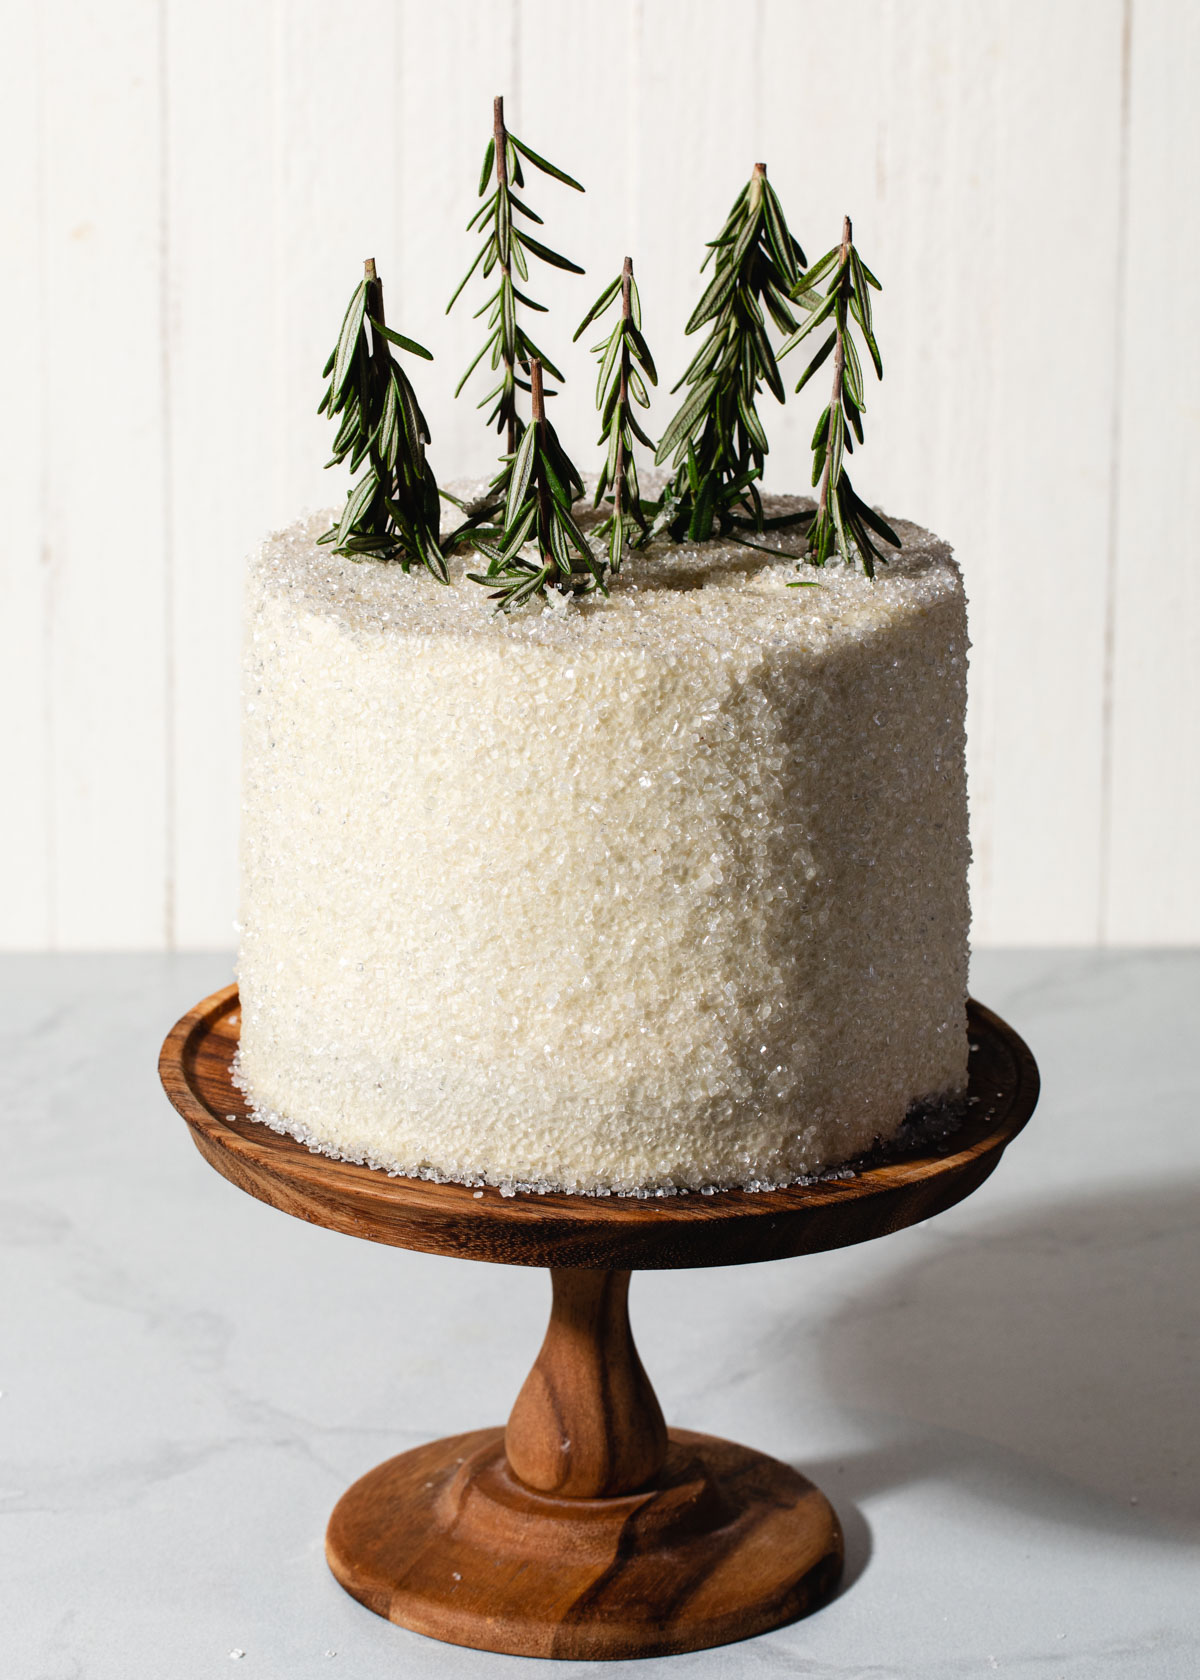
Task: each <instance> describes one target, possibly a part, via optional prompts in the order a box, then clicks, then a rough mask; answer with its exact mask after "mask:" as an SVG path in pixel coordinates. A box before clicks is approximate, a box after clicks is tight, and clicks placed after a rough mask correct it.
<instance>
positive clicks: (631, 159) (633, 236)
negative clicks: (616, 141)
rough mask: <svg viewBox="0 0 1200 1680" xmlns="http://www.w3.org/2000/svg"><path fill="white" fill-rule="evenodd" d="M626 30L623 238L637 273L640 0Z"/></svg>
mask: <svg viewBox="0 0 1200 1680" xmlns="http://www.w3.org/2000/svg"><path fill="white" fill-rule="evenodd" d="M625 29H626V34H625V50H626V61H625V84H626V86H627V87H628V88H629V89H631V90H632V101H631V104H630V106H629V108H628V109H627V111H626V116H625V239H626V241H627V243H628V246H629V255H630V256H632V258H633V266H634V272H635V274H636V272H637V265H638V263H639V262H640V261H641V259H642V252H641V249H640V244H639V241H640V239H641V231H642V201H641V191H640V183H641V176H640V170H639V167H638V166H639V160H640V157H641V145H640V141H641V131H640V127H639V124H640V113H641V109H642V80H641V70H642V0H628V10H627V14H626V19H625Z"/></svg>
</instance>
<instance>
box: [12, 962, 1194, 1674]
mask: <svg viewBox="0 0 1200 1680" xmlns="http://www.w3.org/2000/svg"><path fill="white" fill-rule="evenodd" d="M229 972H230V963H229V959H228V957H223V956H220V955H203V956H175V957H149V956H146V957H140V956H78V957H8V958H4V959H2V960H0V982H2V984H3V988H4V1015H3V1018H4V1031H5V1038H6V1048H5V1054H4V1057H3V1059H2V1063H0V1077H2V1079H3V1082H4V1087H5V1090H4V1102H3V1108H2V1113H3V1124H4V1156H3V1158H4V1169H3V1175H2V1178H0V1252H2V1255H3V1265H4V1272H3V1289H2V1291H0V1390H2V1391H3V1393H2V1396H0V1581H2V1582H3V1594H2V1598H3V1605H4V1611H3V1616H2V1617H0V1674H3V1675H4V1676H5V1680H212V1677H214V1676H222V1675H226V1674H230V1673H232V1674H234V1675H236V1676H237V1677H238V1680H267V1677H270V1680H310V1677H317V1676H320V1677H321V1680H337V1677H338V1676H343V1677H347V1680H348V1677H351V1676H352V1677H353V1680H384V1677H386V1680H394V1677H395V1676H397V1675H404V1676H421V1677H424V1676H428V1677H430V1680H450V1677H453V1680H492V1677H495V1680H503V1677H505V1676H513V1677H515V1676H517V1675H519V1674H531V1673H534V1672H545V1673H546V1674H547V1675H550V1674H551V1673H553V1674H554V1675H555V1676H564V1675H568V1674H576V1675H580V1676H581V1675H583V1674H584V1673H587V1674H589V1675H593V1676H594V1675H595V1674H596V1673H597V1669H596V1668H595V1667H594V1665H591V1664H586V1665H585V1664H582V1663H556V1664H553V1665H550V1664H539V1663H537V1662H531V1661H529V1660H527V1659H523V1658H515V1657H499V1656H491V1655H487V1654H484V1653H480V1652H474V1651H466V1650H460V1649H457V1648H455V1647H452V1646H443V1645H439V1644H436V1643H434V1642H433V1641H430V1640H427V1639H423V1638H420V1637H419V1636H418V1635H415V1634H410V1633H408V1632H405V1631H403V1630H401V1629H399V1628H396V1627H392V1626H390V1625H389V1624H387V1623H385V1622H383V1621H381V1620H379V1619H378V1618H377V1617H375V1616H373V1615H371V1614H370V1613H369V1612H368V1611H366V1610H364V1609H363V1608H361V1607H360V1606H359V1605H358V1604H356V1603H355V1602H354V1601H353V1600H352V1599H350V1598H348V1597H347V1596H346V1594H345V1593H343V1592H342V1590H341V1589H340V1588H339V1587H338V1586H337V1585H336V1583H335V1582H334V1580H333V1578H332V1577H331V1576H330V1575H329V1573H328V1571H327V1570H326V1567H325V1563H324V1559H323V1554H322V1536H323V1531H324V1525H325V1520H326V1517H327V1515H328V1512H329V1510H330V1508H331V1506H332V1505H333V1503H334V1502H335V1500H336V1499H337V1497H338V1496H339V1494H340V1493H341V1492H342V1490H343V1489H344V1488H345V1487H346V1485H347V1484H348V1483H349V1482H351V1481H352V1480H354V1478H355V1477H357V1476H358V1475H360V1474H361V1473H362V1472H363V1471H364V1470H366V1469H368V1468H369V1467H370V1466H371V1465H373V1464H375V1463H376V1462H378V1461H379V1460H380V1459H382V1458H385V1457H387V1456H389V1455H390V1454H391V1453H393V1452H397V1451H400V1450H401V1449H403V1448H404V1447H407V1446H411V1445H415V1444H416V1443H418V1442H421V1441H424V1440H427V1439H429V1438H431V1437H433V1436H435V1435H441V1434H448V1433H452V1432H455V1431H458V1430H464V1429H469V1428H473V1427H476V1426H478V1425H481V1424H486V1423H493V1422H494V1423H499V1422H502V1421H503V1418H504V1416H505V1414H506V1413H507V1411H508V1408H509V1406H510V1404H511V1402H512V1399H513V1397H514V1396H515V1395H516V1392H517V1389H518V1387H519V1386H520V1383H521V1380H522V1378H523V1377H524V1374H525V1372H526V1370H527V1368H528V1366H529V1365H530V1363H531V1361H532V1359H533V1356H534V1354H535V1352H536V1350H537V1347H538V1345H539V1342H540V1340H541V1336H542V1331H543V1329H544V1325H545V1319H546V1312H547V1308H548V1303H549V1285H548V1281H547V1279H546V1277H545V1275H544V1274H543V1273H540V1272H537V1271H533V1270H529V1271H526V1270H523V1269H520V1268H509V1267H499V1266H489V1265H476V1264H473V1263H471V1262H468V1261H460V1260H448V1259H440V1258H436V1257H432V1256H425V1255H420V1254H410V1253H406V1252H403V1251H401V1250H398V1249H387V1248H382V1247H377V1246H375V1245H373V1244H370V1243H362V1242H354V1241H351V1240H350V1239H348V1238H346V1237H342V1236H337V1235H334V1234H333V1233H331V1232H328V1231H325V1230H323V1229H320V1228H317V1227H313V1226H308V1225H304V1224H302V1223H300V1222H299V1221H297V1220H294V1219H289V1218H286V1217H284V1216H283V1215H281V1214H278V1213H275V1212H273V1211H272V1210H270V1209H269V1208H266V1207H264V1206H263V1205H261V1204H260V1203H258V1202H255V1201H252V1200H251V1199H250V1198H249V1197H247V1196H243V1195H239V1194H238V1193H237V1192H236V1191H235V1190H234V1189H233V1188H232V1187H231V1186H230V1185H228V1184H227V1183H226V1182H225V1181H224V1180H223V1179H221V1178H219V1177H217V1175H216V1174H215V1173H213V1172H212V1171H211V1170H210V1169H209V1168H208V1167H206V1166H205V1165H204V1163H203V1162H202V1160H201V1159H200V1157H199V1155H197V1153H196V1152H195V1150H194V1149H193V1147H192V1145H191V1142H190V1140H189V1137H188V1134H187V1131H186V1128H185V1127H184V1125H183V1123H182V1121H180V1120H178V1119H177V1117H176V1116H175V1115H174V1113H173V1112H172V1110H171V1109H170V1107H169V1106H168V1104H167V1102H166V1099H165V1098H164V1097H163V1096H162V1094H161V1092H160V1090H159V1087H158V1083H157V1079H156V1075H155V1059H156V1055H157V1051H158V1046H159V1042H160V1040H161V1038H162V1036H163V1033H164V1032H165V1030H166V1028H167V1027H168V1026H170V1024H171V1023H172V1021H174V1019H175V1018H176V1016H177V1015H179V1014H180V1013H182V1011H183V1010H184V1009H185V1008H187V1007H188V1006H189V1005H190V1004H192V1003H193V1002H195V1001H196V1000H197V999H198V998H199V997H200V996H202V995H203V994H204V993H206V992H208V991H210V990H212V989H214V988H215V987H216V986H218V985H221V984H223V983H224V982H225V981H226V980H227V979H228V978H229ZM974 989H975V991H976V994H977V995H978V996H979V997H981V998H982V999H983V1001H984V1002H986V1003H988V1004H990V1005H991V1006H992V1007H993V1008H996V1009H998V1010H999V1011H1000V1013H1001V1014H1003V1015H1005V1016H1006V1017H1007V1018H1008V1019H1009V1020H1011V1022H1012V1023H1013V1025H1014V1026H1015V1027H1016V1028H1017V1029H1018V1030H1019V1031H1020V1032H1021V1033H1022V1034H1023V1035H1024V1036H1025V1037H1026V1039H1027V1040H1028V1042H1029V1043H1030V1045H1031V1047H1032V1049H1033V1051H1034V1054H1035V1055H1036V1057H1037V1058H1038V1061H1039V1063H1040V1065H1041V1069H1042V1076H1043V1097H1042V1102H1041V1106H1040V1108H1039V1110H1038V1112H1037V1114H1036V1115H1035V1116H1034V1119H1033V1121H1032V1122H1031V1123H1030V1126H1029V1128H1028V1130H1027V1131H1026V1133H1025V1134H1024V1135H1023V1137H1021V1138H1020V1139H1019V1140H1018V1142H1017V1143H1016V1144H1015V1145H1014V1146H1013V1148H1012V1149H1011V1150H1010V1151H1009V1153H1008V1155H1007V1156H1006V1158H1005V1159H1004V1161H1003V1162H1002V1163H1001V1165H1000V1167H999V1169H998V1171H997V1173H996V1175H995V1177H994V1178H993V1179H991V1180H990V1181H989V1182H988V1183H987V1184H986V1185H985V1186H984V1187H983V1188H982V1189H981V1190H980V1191H979V1192H978V1193H977V1194H976V1195H975V1196H974V1197H972V1198H971V1199H970V1200H968V1201H967V1202H964V1203H963V1204H961V1205H960V1206H958V1207H956V1208H953V1209H951V1210H950V1211H949V1212H948V1213H945V1214H943V1215H941V1216H940V1217H938V1218H937V1219H934V1220H931V1221H929V1222H928V1223H927V1224H925V1225H922V1226H918V1227H916V1228H914V1229H911V1230H907V1231H902V1232H899V1233H896V1234H895V1235H893V1236H889V1237H887V1238H884V1239H883V1240H882V1241H878V1242H874V1243H868V1244H865V1245H863V1246H861V1247H858V1248H854V1249H847V1250H842V1251H840V1252H837V1253H832V1254H823V1255H816V1256H813V1257H809V1258H801V1259H795V1260H785V1261H776V1262H774V1263H771V1264H767V1265H758V1266H746V1267H739V1268H731V1269H729V1270H713V1271H706V1272H677V1273H648V1274H647V1273H643V1274H640V1275H638V1276H636V1277H635V1278H634V1281H633V1291H632V1311H633V1319H634V1328H635V1332H636V1334H637V1336H638V1340H639V1344H640V1346H641V1349H642V1353H643V1357H644V1359H645V1362H646V1364H647V1366H648V1368H649V1370H650V1374H651V1377H652V1378H653V1380H654V1383H655V1386H656V1388H657V1391H658V1394H659V1396H660V1398H661V1400H662V1402H663V1406H664V1409H665V1411H666V1412H667V1415H668V1417H669V1418H670V1420H671V1421H672V1422H674V1423H678V1424H680V1425H683V1426H686V1427H688V1428H694V1429H701V1430H706V1431H710V1432H711V1433H714V1434H718V1435H729V1436H732V1437H734V1438H736V1439H741V1440H744V1441H746V1442H747V1443H749V1444H751V1445H753V1446H756V1447H759V1448H762V1449H763V1450H765V1451H767V1452H770V1453H773V1454H774V1455H775V1456H776V1457H779V1458H782V1459H785V1460H787V1461H789V1462H790V1463H794V1464H796V1465H797V1466H798V1467H800V1468H802V1469H803V1470H804V1471H805V1472H806V1473H807V1474H809V1475H810V1476H811V1477H812V1478H813V1479H814V1480H815V1481H817V1482H818V1483H819V1484H820V1485H821V1486H822V1487H823V1488H824V1489H825V1491H826V1492H827V1493H828V1494H829V1496H830V1497H831V1499H832V1500H833V1502H834V1504H835V1505H836V1507H837V1509H838V1511H839V1513H840V1515H841V1517H842V1521H843V1525H844V1527H845V1531H846V1536H847V1544H848V1568H847V1574H846V1581H845V1585H844V1588H843V1590H842V1592H841V1594H840V1595H839V1597H838V1598H837V1599H836V1600H834V1602H833V1603H832V1604H830V1605H829V1606H827V1607H826V1608H825V1609H824V1610H822V1611H820V1612H818V1613H817V1614H816V1615H814V1616H812V1617H810V1618H809V1619H808V1620H806V1621H803V1622H800V1623H797V1624H796V1625H794V1626H792V1627H788V1628H783V1629H781V1630H779V1631H778V1632H775V1633H772V1634H767V1635H764V1636H763V1637H761V1638H759V1639H755V1640H751V1641H748V1642H746V1643H744V1644H741V1645H736V1646H728V1647H725V1648H723V1649H718V1650H713V1651H704V1652H698V1653H695V1654H693V1655H690V1656H681V1657H673V1658H667V1659H660V1660H659V1661H657V1662H654V1663H653V1664H651V1663H625V1664H618V1665H614V1666H615V1667H616V1668H617V1669H619V1670H620V1672H621V1673H625V1672H628V1671H631V1670H634V1669H637V1670H638V1671H639V1672H641V1671H644V1672H645V1673H646V1674H647V1675H649V1674H650V1673H653V1674H654V1675H656V1676H660V1677H661V1676H665V1675H667V1674H671V1675H676V1674H677V1675H679V1676H680V1677H681V1680H718V1677H721V1680H725V1677H730V1680H731V1677H733V1676H735V1675H736V1676H739V1677H742V1676H748V1677H750V1680H754V1677H756V1676H763V1677H764V1680H769V1677H773V1676H779V1677H780V1680H783V1677H788V1680H797V1677H800V1676H803V1677H804V1680H849V1677H854V1680H959V1677H963V1680H968V1677H970V1680H973V1677H975V1676H987V1675H989V1674H992V1673H999V1674H1007V1675H1012V1676H1037V1677H1041V1676H1045V1677H1047V1680H1059V1677H1061V1680H1076V1677H1088V1680H1092V1677H1108V1676H1118V1675H1120V1676H1136V1677H1137V1680H1158V1677H1162V1680H1180V1677H1181V1676H1185V1675H1192V1674H1197V1673H1200V1593H1198V1592H1197V1582H1198V1581H1200V1567H1198V1566H1200V1430H1198V1429H1197V1422H1196V1420H1197V1417H1198V1416H1200V1400H1198V1395H1197V1383H1196V1376H1197V1336H1196V1332H1197V1303H1198V1301H1200V1101H1198V1098H1200V1077H1198V1074H1197V1063H1196V1056H1195V1052H1194V1048H1193V1046H1194V1042H1195V1041H1194V1040H1193V1039H1191V1033H1192V1031H1193V1030H1194V1028H1193V1018H1194V1016H1195V1014H1196V1006H1197V1003H1198V1002H1200V954H1197V953H1190V952H1182V951H1181V952H1157V953H1141V954H1139V953H1112V952H1110V953H1063V952H1038V953H1021V952H984V953H981V954H979V955H978V956H977V958H976V961H975V973H974Z"/></svg>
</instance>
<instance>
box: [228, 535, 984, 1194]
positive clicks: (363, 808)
mask: <svg viewBox="0 0 1200 1680" xmlns="http://www.w3.org/2000/svg"><path fill="white" fill-rule="evenodd" d="M795 505H796V504H795V503H794V502H793V503H785V502H780V503H778V504H777V505H776V507H775V508H774V509H773V510H771V511H778V510H779V508H781V507H785V506H795ZM327 523H328V520H327V518H326V517H320V518H314V519H312V520H309V521H306V522H301V523H300V524H298V525H295V526H293V527H291V528H290V529H289V530H287V531H284V532H281V533H280V534H278V535H277V536H275V537H273V538H271V539H270V540H269V541H268V542H267V543H265V544H264V546H263V547H262V549H261V550H260V551H259V553H258V554H257V555H256V556H255V557H254V558H253V560H252V562H251V565H250V573H249V614H248V630H247V642H246V662H245V722H244V747H245V760H244V762H245V769H244V804H243V841H242V914H241V921H242V942H241V954H240V959H239V981H240V986H241V1002H242V1014H243V1023H242V1036H241V1052H240V1057H239V1063H238V1077H239V1079H240V1081H241V1082H242V1084H243V1086H244V1089H245V1090H246V1092H247V1095H248V1097H249V1099H250V1101H251V1104H252V1106H253V1108H254V1110H255V1112H256V1114H257V1115H258V1117H259V1118H260V1119H261V1120H263V1121H265V1122H266V1123H267V1124H268V1125H271V1126H274V1127H276V1128H277V1129H280V1130H284V1131H287V1132H289V1133H291V1134H292V1135H293V1136H295V1137H298V1138H300V1139H302V1140H303V1141H304V1142H306V1143H308V1144H309V1145H310V1147H312V1148H314V1149H318V1150H321V1151H323V1152H325V1153H327V1154H330V1155H335V1156H339V1157H342V1158H344V1159H347V1160H351V1161H362V1162H367V1163H369V1164H370V1165H373V1166H377V1167H381V1168H384V1169H385V1170H387V1171H389V1172H393V1173H404V1174H410V1175H420V1176H425V1177H431V1178H444V1179H451V1180H458V1181H464V1182H468V1183H471V1184H475V1185H480V1184H484V1183H487V1184H493V1185H498V1186H499V1187H500V1189H501V1193H502V1194H504V1195H511V1194H513V1193H514V1192H515V1191H516V1190H525V1189H530V1188H535V1189H541V1190H546V1189H567V1190H574V1191H582V1192H589V1193H592V1194H607V1193H617V1194H625V1195H629V1194H636V1193H638V1192H645V1191H652V1192H659V1191H661V1192H664V1193H672V1192H676V1191H682V1190H712V1189H713V1188H718V1187H725V1186H732V1185H741V1186H753V1187H755V1188H768V1187H771V1186H773V1185H778V1184H781V1183H786V1182H790V1181H793V1180H796V1179H799V1178H803V1177H808V1176H811V1175H813V1174H815V1173H819V1172H821V1171H823V1170H825V1169H827V1168H829V1167H830V1166H834V1165H836V1164H837V1163H839V1162H842V1161H845V1160H847V1159H848V1158H849V1157H851V1156H853V1155H854V1154H856V1153H858V1152H859V1151H861V1150H863V1149H865V1148H867V1147H869V1146H870V1145H871V1144H872V1143H873V1142H874V1141H875V1140H876V1139H880V1138H882V1139H886V1138H890V1137H892V1136H894V1135H895V1133H896V1132H897V1130H898V1128H899V1127H900V1125H901V1123H902V1122H903V1120H904V1118H905V1115H906V1114H907V1113H908V1112H909V1111H910V1110H911V1109H913V1108H914V1107H916V1106H918V1105H924V1106H928V1105H929V1104H931V1103H933V1104H936V1103H937V1102H939V1101H943V1100H946V1099H952V1098H956V1097H958V1096H959V1095H961V1093H962V1091H963V1089H964V1087H965V1084H966V1069H967V1039H966V1026H965V1014H964V1000H965V992H966V961H967V929H968V908H967V890H966V869H967V858H968V846H967V827H966V818H967V811H966V783H965V770H964V761H963V744H964V743H963V712H964V703H965V678H966V650H967V635H966V618H965V602H964V598H963V589H962V582H961V579H960V577H959V573H958V569H957V567H956V566H955V564H954V561H953V560H952V559H951V556H950V553H949V550H948V549H947V548H946V547H945V546H944V545H943V544H942V543H940V542H938V541H937V540H936V539H935V538H933V537H931V536H930V535H929V534H928V533H927V532H924V531H921V530H919V529H917V528H915V527H913V526H910V525H904V524H901V525H900V526H899V527H898V528H899V530H900V534H901V535H902V537H903V539H904V549H903V551H902V553H901V554H900V555H898V556H896V557H894V558H893V560H892V562H891V564H889V565H888V566H886V567H881V568H880V571H879V575H878V578H877V581H876V582H875V583H871V582H870V581H869V580H868V579H866V578H865V577H863V576H862V575H861V574H860V573H858V572H856V571H852V570H850V569H849V568H846V567H844V566H841V565H831V566H829V567H828V568H827V569H826V570H825V571H823V572H820V573H817V572H810V573H808V574H806V575H807V576H809V577H812V578H815V579H816V580H817V586H816V587H815V588H804V589H796V588H789V587H788V584H789V582H790V580H791V579H792V578H793V577H794V576H795V575H796V573H795V569H794V565H793V564H792V562H791V561H789V560H786V559H782V558H781V559H779V560H776V559H774V558H772V557H771V556H770V555H768V554H764V553H762V552H760V551H758V550H755V549H750V548H747V547H745V546H742V545H739V544H736V543H722V542H712V543H708V544H705V545H703V546H699V547H697V546H691V547H689V546H683V545H669V544H659V545H656V546H655V547H654V548H653V549H651V550H650V551H649V553H648V554H646V555H638V556H635V557H634V559H633V560H632V561H631V562H627V564H626V569H625V570H624V571H623V572H622V574H621V576H620V577H618V578H616V579H614V580H613V583H612V596H611V598H610V599H608V600H604V599H603V598H600V597H590V598H588V599H586V600H582V601H579V600H573V601H570V602H567V603H565V604H564V603H562V602H561V601H560V600H558V599H554V600H552V601H551V602H550V603H549V604H548V605H543V604H541V603H538V602H534V603H533V604H532V605H531V606H530V607H528V608H526V609H524V610H522V611H520V612H518V613H516V614H514V615H512V616H511V617H509V618H504V617H498V616H495V614H494V613H493V609H492V603H491V602H490V601H489V600H488V598H487V593H486V591H485V590H483V589H481V588H479V587H478V586H477V585H475V584H472V583H469V582H467V581H465V580H464V578H463V575H462V574H463V573H464V572H465V570H466V565H465V564H464V563H463V562H461V561H455V562H452V566H451V570H452V573H453V574H454V577H455V583H454V587H452V588H449V589H447V588H445V587H444V586H442V585H439V584H438V583H436V582H435V581H434V580H433V579H432V578H430V577H428V576H427V575H426V574H424V573H420V574H418V573H415V572H414V573H413V574H412V575H411V576H405V575H404V573H403V572H401V570H400V569H399V567H397V566H394V565H384V564H380V563H378V562H373V561H367V562H363V563H355V562H353V561H350V560H343V559H340V558H339V557H338V556H336V555H334V554H332V553H331V552H330V550H329V549H328V548H324V547H318V546H317V544H316V541H315V539H316V537H317V536H318V535H319V533H320V532H321V531H322V530H323V529H325V527H326V525H327ZM768 540H769V539H768ZM785 540H786V539H785Z"/></svg>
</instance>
